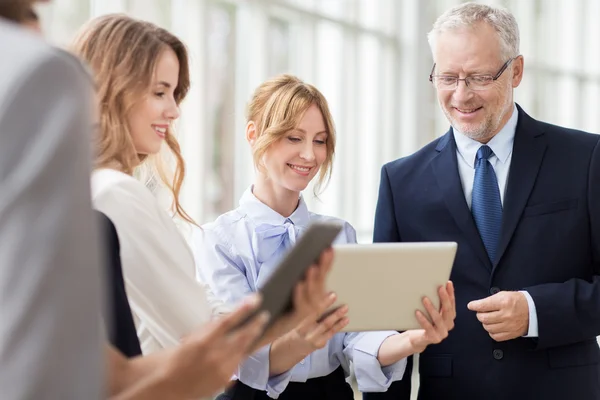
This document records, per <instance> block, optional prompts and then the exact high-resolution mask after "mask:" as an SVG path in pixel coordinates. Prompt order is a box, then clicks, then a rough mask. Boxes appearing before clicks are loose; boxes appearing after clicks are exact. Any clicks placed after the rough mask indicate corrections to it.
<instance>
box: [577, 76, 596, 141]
mask: <svg viewBox="0 0 600 400" xmlns="http://www.w3.org/2000/svg"><path fill="white" fill-rule="evenodd" d="M581 106H582V110H581V116H582V118H583V121H581V122H582V125H581V129H583V130H585V131H588V132H595V133H600V118H599V116H600V113H598V107H599V106H600V85H599V84H598V82H589V81H588V82H587V83H586V84H585V85H584V87H583V101H582V103H581Z"/></svg>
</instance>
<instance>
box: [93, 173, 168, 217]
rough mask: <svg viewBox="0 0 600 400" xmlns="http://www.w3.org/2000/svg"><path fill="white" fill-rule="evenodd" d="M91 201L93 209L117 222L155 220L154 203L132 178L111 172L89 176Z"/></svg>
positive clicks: (140, 184) (147, 192) (142, 185)
mask: <svg viewBox="0 0 600 400" xmlns="http://www.w3.org/2000/svg"><path fill="white" fill-rule="evenodd" d="M91 186H92V201H93V204H94V208H96V209H97V210H100V211H102V212H104V213H105V214H107V215H109V216H111V217H117V215H118V216H119V219H123V218H125V219H135V220H138V221H139V220H140V218H148V217H151V218H156V215H155V214H156V209H157V207H158V201H157V200H156V198H155V197H154V196H153V194H152V193H151V192H150V190H148V188H146V186H144V184H142V183H141V182H140V181H138V180H137V179H135V178H134V177H132V176H130V175H127V174H125V173H123V172H120V171H116V170H112V169H99V170H96V171H94V172H93V173H92V181H91Z"/></svg>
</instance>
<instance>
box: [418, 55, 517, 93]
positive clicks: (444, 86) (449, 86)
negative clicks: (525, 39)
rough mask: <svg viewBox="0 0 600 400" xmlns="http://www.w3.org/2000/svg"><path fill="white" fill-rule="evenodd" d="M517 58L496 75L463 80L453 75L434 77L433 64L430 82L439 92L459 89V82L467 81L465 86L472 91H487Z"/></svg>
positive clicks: (472, 76)
mask: <svg viewBox="0 0 600 400" xmlns="http://www.w3.org/2000/svg"><path fill="white" fill-rule="evenodd" d="M517 57H518V56H517ZM517 57H513V58H511V59H509V60H508V61H507V62H505V63H504V65H503V66H502V68H500V71H498V73H497V74H496V75H471V76H467V77H466V78H462V79H459V78H458V77H457V76H452V75H434V74H433V72H434V71H435V65H436V64H433V68H432V69H431V73H430V74H429V82H431V83H432V84H433V86H435V88H436V89H438V90H454V89H456V88H457V87H458V82H460V81H465V85H467V87H468V88H469V89H471V90H485V89H487V88H488V87H489V86H490V85H491V84H492V82H494V81H496V80H497V79H498V78H500V75H502V73H503V72H504V71H505V70H506V68H508V66H509V65H510V63H511V62H513V61H514V60H515V58H517Z"/></svg>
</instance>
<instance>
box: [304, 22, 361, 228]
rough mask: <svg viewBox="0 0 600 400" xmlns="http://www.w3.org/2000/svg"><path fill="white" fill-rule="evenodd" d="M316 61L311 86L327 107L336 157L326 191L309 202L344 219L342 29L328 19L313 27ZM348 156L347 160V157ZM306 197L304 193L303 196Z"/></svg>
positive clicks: (346, 139) (345, 136)
mask: <svg viewBox="0 0 600 400" xmlns="http://www.w3.org/2000/svg"><path fill="white" fill-rule="evenodd" d="M316 35H317V36H316V41H315V44H316V49H315V50H316V57H315V59H316V60H319V61H318V62H316V63H315V64H316V65H315V69H316V76H317V80H316V82H315V85H316V86H317V88H318V89H319V90H320V91H321V92H322V93H323V95H324V96H325V98H326V99H327V102H328V103H329V110H330V111H331V114H332V116H333V121H334V124H335V126H336V132H337V135H336V157H335V160H334V165H333V171H334V173H333V175H332V176H331V180H330V182H329V185H327V187H326V190H325V191H324V192H323V193H322V194H320V195H319V199H320V200H321V201H315V202H313V203H311V206H312V209H313V210H314V211H315V212H318V213H321V214H326V215H333V216H337V217H342V218H344V217H345V216H344V215H343V209H342V205H341V202H342V199H343V196H342V194H341V193H340V190H341V185H342V174H341V173H340V171H344V170H345V168H344V164H345V162H347V161H348V162H349V160H350V159H351V158H352V157H347V154H346V153H345V151H344V150H343V149H344V148H345V147H346V145H347V144H348V142H349V141H350V140H351V137H350V136H349V132H348V131H347V130H346V129H345V128H344V127H345V124H344V123H343V121H344V104H343V101H342V85H343V76H342V74H341V71H342V70H343V68H344V63H343V45H344V32H343V30H342V28H340V27H339V25H337V24H334V23H331V22H325V21H323V22H320V23H319V24H318V25H317V29H316ZM347 159H348V160H347ZM306 196H308V195H306Z"/></svg>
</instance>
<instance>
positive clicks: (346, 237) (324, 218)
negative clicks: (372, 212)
mask: <svg viewBox="0 0 600 400" xmlns="http://www.w3.org/2000/svg"><path fill="white" fill-rule="evenodd" d="M310 220H311V222H312V221H314V222H317V221H318V222H328V223H332V224H337V225H340V226H342V231H341V232H340V234H339V236H338V237H337V239H336V241H335V242H336V243H356V229H354V227H353V226H352V224H351V223H350V222H348V221H346V220H344V219H341V218H338V217H332V216H330V215H322V214H316V213H313V212H311V213H310Z"/></svg>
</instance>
